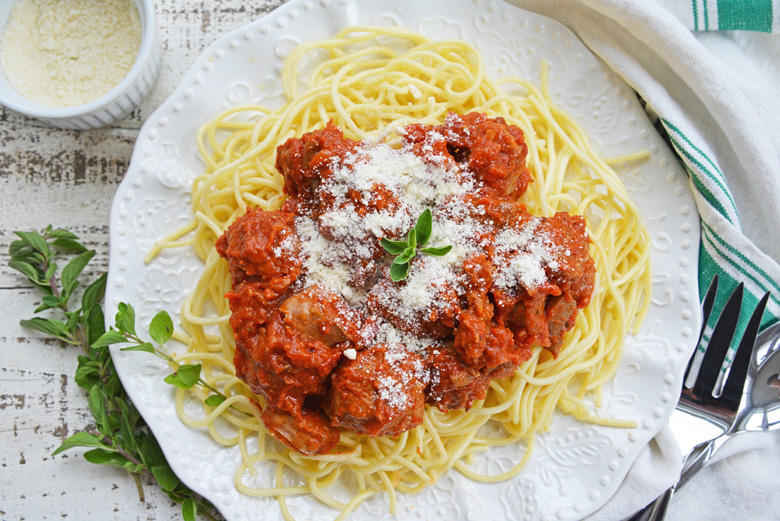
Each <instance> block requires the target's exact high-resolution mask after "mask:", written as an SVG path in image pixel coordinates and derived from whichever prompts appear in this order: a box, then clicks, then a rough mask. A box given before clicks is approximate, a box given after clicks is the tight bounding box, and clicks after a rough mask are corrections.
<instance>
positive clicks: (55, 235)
mask: <svg viewBox="0 0 780 521" xmlns="http://www.w3.org/2000/svg"><path fill="white" fill-rule="evenodd" d="M46 235H48V236H49V237H51V238H52V239H73V240H78V237H76V234H75V233H72V232H69V231H68V230H63V229H62V228H57V229H56V230H52V229H47V230H46Z"/></svg>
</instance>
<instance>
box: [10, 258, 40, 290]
mask: <svg viewBox="0 0 780 521" xmlns="http://www.w3.org/2000/svg"><path fill="white" fill-rule="evenodd" d="M8 267H9V268H12V269H15V270H16V271H18V272H20V273H22V274H23V275H25V276H26V277H27V278H28V279H30V282H32V283H33V284H38V285H40V284H43V283H44V282H43V281H42V280H41V274H40V273H39V272H38V270H37V269H35V267H34V266H33V265H32V264H30V263H28V262H23V261H13V260H12V261H11V262H9V263H8Z"/></svg>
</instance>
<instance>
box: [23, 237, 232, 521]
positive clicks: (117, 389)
mask: <svg viewBox="0 0 780 521" xmlns="http://www.w3.org/2000/svg"><path fill="white" fill-rule="evenodd" d="M15 233H16V236H17V237H18V238H19V239H18V240H15V241H13V242H12V243H11V245H10V247H9V255H10V261H9V262H8V265H9V267H11V268H13V269H15V270H16V271H19V272H20V273H22V274H23V275H24V276H25V277H26V278H27V280H28V281H29V282H30V283H31V284H32V285H33V287H35V288H37V289H38V290H39V291H40V292H41V294H42V298H41V304H40V305H39V306H37V307H36V309H35V310H34V314H35V315H36V316H34V317H32V318H30V319H26V320H22V321H21V325H22V326H24V327H26V328H29V329H34V330H36V331H40V332H42V333H45V334H47V335H50V336H53V337H54V338H57V339H58V340H60V341H62V342H65V343H67V344H71V345H76V346H80V347H81V348H82V354H80V355H79V356H78V365H77V369H76V376H75V381H76V384H77V385H78V386H79V387H81V388H82V389H84V390H85V391H86V392H87V393H88V396H87V403H88V406H89V410H90V412H91V413H92V417H93V421H94V427H89V428H87V429H86V430H84V431H82V432H77V433H75V434H73V435H71V436H69V437H68V438H66V439H65V440H64V441H63V443H62V445H61V446H60V447H58V448H57V449H56V450H55V451H54V453H53V454H52V455H56V454H59V453H61V452H63V451H66V450H69V449H72V448H74V447H85V448H87V449H89V450H87V451H86V452H84V459H86V460H87V461H89V462H91V463H95V464H98V465H112V466H116V467H121V468H123V469H125V470H126V471H127V472H129V473H130V474H131V475H132V476H133V478H134V480H135V483H136V487H137V489H138V497H139V499H140V500H141V501H144V493H143V487H142V484H141V477H142V476H144V475H147V476H151V477H153V478H154V479H155V480H156V481H157V482H158V483H159V485H160V487H161V488H162V490H163V491H164V492H165V493H166V494H167V495H168V497H170V498H171V499H172V500H173V501H175V502H177V503H181V505H182V517H183V518H184V520H185V521H194V520H195V518H196V516H197V514H198V513H200V514H201V515H202V516H203V517H205V518H207V519H211V520H216V519H221V516H220V515H219V513H218V512H217V510H216V509H215V508H214V507H213V506H212V505H211V504H210V503H209V502H208V501H206V500H205V499H203V498H201V497H200V496H198V495H197V494H195V493H194V492H193V491H192V490H190V489H189V488H187V486H185V485H184V484H183V483H181V482H180V481H179V479H178V478H177V477H176V474H174V472H173V470H171V467H170V465H169V464H168V462H167V460H166V459H165V456H164V454H163V452H162V450H161V449H160V446H159V444H158V443H157V440H156V439H155V437H154V435H153V434H152V432H151V431H150V430H149V428H148V427H147V425H146V423H145V422H144V420H143V418H142V417H141V415H140V413H139V412H138V411H137V410H136V408H135V407H134V406H133V403H132V401H131V400H130V398H129V396H128V395H127V392H126V391H125V389H124V388H123V387H122V383H121V382H120V380H119V376H118V375H117V373H116V370H115V368H114V363H113V360H112V359H111V353H110V352H109V349H108V345H110V343H114V342H113V341H114V340H116V343H118V342H120V341H121V342H129V343H133V344H135V345H133V346H131V347H130V349H140V350H148V349H149V348H151V349H152V350H156V349H157V348H155V347H154V346H153V345H152V344H151V343H149V342H144V341H143V340H141V338H140V337H139V336H138V334H137V333H136V329H135V312H134V310H133V309H132V307H131V306H129V305H127V304H120V305H119V309H120V311H119V312H118V313H117V316H116V317H115V323H114V326H113V327H112V328H111V329H109V331H106V328H105V323H104V316H103V309H102V300H103V295H104V293H105V288H106V274H105V273H104V274H102V275H99V276H98V277H97V278H96V279H95V280H94V281H93V282H91V283H90V284H89V285H87V286H86V287H85V288H84V290H83V291H82V292H81V300H80V302H79V304H80V306H79V307H76V306H75V305H74V302H76V301H77V299H76V296H77V290H79V288H81V287H82V280H81V278H82V276H83V272H84V270H85V268H86V266H87V265H88V263H89V261H90V260H91V259H92V258H93V257H94V256H95V251H94V250H89V249H87V248H86V247H85V246H84V245H83V244H81V243H80V242H79V240H78V237H77V236H76V235H75V234H73V233H71V232H69V231H67V230H61V229H54V228H53V227H52V226H49V227H47V228H46V229H45V230H44V231H43V233H38V232H15ZM66 253H67V254H71V255H74V256H73V257H72V258H71V259H70V260H69V261H68V262H67V263H66V264H65V266H64V267H63V268H62V269H61V270H59V269H58V264H57V260H59V259H60V258H61V255H62V254H66ZM42 313H45V315H41V314H42ZM166 317H167V313H165V314H163V313H160V314H159V318H157V317H155V319H156V321H153V324H152V327H150V332H149V333H150V336H151V337H152V339H153V340H154V341H156V342H158V343H159V344H160V348H161V349H164V348H163V347H162V345H163V344H164V343H165V342H167V341H168V340H169V339H170V336H169V332H170V334H172V331H173V324H172V323H171V322H170V317H167V319H166ZM181 367H185V366H180V367H179V368H178V370H177V373H176V375H178V374H179V373H180V372H181ZM187 372H191V373H194V372H195V369H194V368H193V369H187V370H185V373H187ZM173 376H174V375H171V377H173ZM198 378H200V370H199V369H198ZM173 379H176V378H175V377H174V378H173ZM181 380H182V381H183V383H184V384H187V383H189V382H190V381H191V380H192V377H191V376H187V377H183V378H181ZM166 381H167V379H166ZM178 381H179V379H176V382H178ZM196 383H198V382H197V381H195V382H194V383H193V385H195V384H196ZM174 385H177V384H176V383H174ZM213 396H216V398H217V399H219V400H223V399H224V397H222V398H220V397H219V396H217V395H216V394H215V395H213ZM220 403H221V402H220Z"/></svg>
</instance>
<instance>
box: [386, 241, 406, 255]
mask: <svg viewBox="0 0 780 521" xmlns="http://www.w3.org/2000/svg"><path fill="white" fill-rule="evenodd" d="M379 244H381V245H382V247H383V248H384V249H385V251H386V252H387V253H389V254H390V255H400V254H401V253H403V252H404V250H405V249H406V248H407V246H408V245H407V243H406V241H392V240H390V239H382V240H381V241H379Z"/></svg>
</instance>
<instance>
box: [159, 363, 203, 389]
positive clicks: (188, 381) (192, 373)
mask: <svg viewBox="0 0 780 521" xmlns="http://www.w3.org/2000/svg"><path fill="white" fill-rule="evenodd" d="M200 369H201V367H200V364H191V365H180V366H179V367H178V368H177V369H176V372H175V373H173V374H170V375H168V376H166V377H165V382H166V383H169V384H171V385H175V386H176V387H180V388H181V389H190V388H192V386H193V385H195V384H196V383H198V379H199V378H200Z"/></svg>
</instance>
